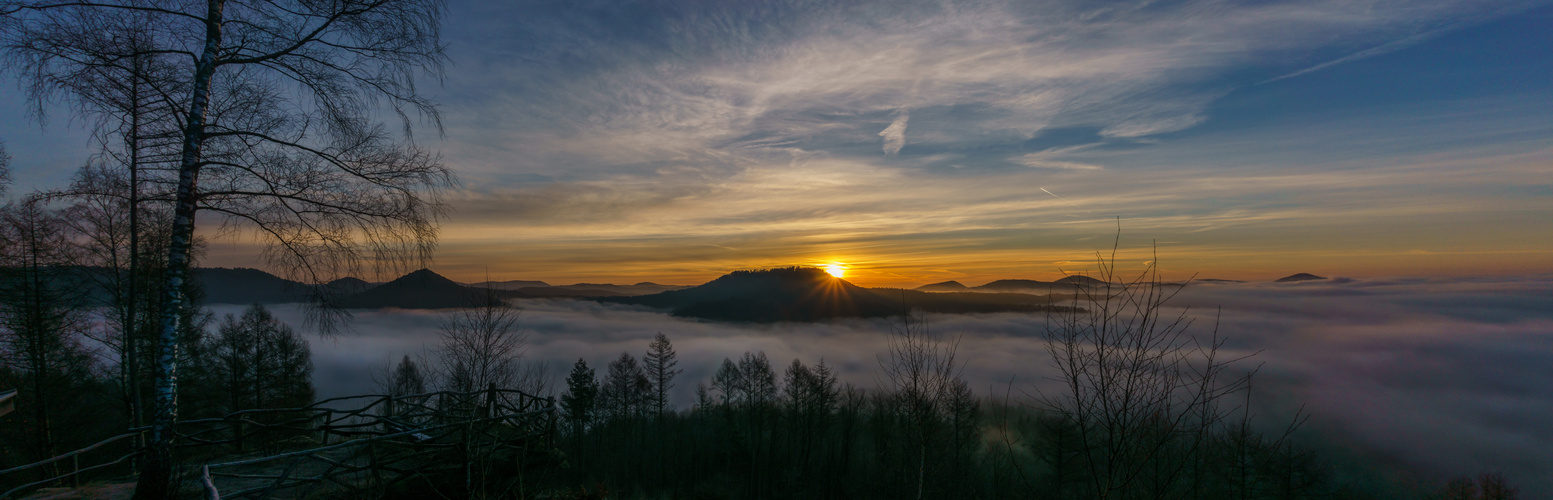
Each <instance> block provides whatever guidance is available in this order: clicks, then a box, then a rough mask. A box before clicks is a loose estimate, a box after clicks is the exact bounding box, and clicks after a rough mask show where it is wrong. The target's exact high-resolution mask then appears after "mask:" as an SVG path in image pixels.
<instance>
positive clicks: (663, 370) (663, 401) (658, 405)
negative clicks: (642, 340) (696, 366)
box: [642, 332, 683, 420]
mask: <svg viewBox="0 0 1553 500" xmlns="http://www.w3.org/2000/svg"><path fill="white" fill-rule="evenodd" d="M675 357H676V354H675V352H674V345H673V344H670V343H669V338H668V337H667V336H665V335H663V333H662V332H659V333H658V336H657V337H654V338H653V339H652V343H651V344H648V345H647V355H646V356H644V357H643V358H642V361H643V364H645V365H647V366H646V369H647V378H648V381H649V382H650V383H651V384H652V385H651V394H650V395H649V397H650V398H651V401H650V404H651V409H653V410H655V411H656V415H657V416H658V419H660V420H662V419H663V413H664V411H665V410H668V409H670V408H669V401H668V398H669V389H672V388H673V387H674V376H675V375H679V374H680V372H682V371H683V370H679V369H676V368H675V366H677V365H679V361H678V360H676V359H675Z"/></svg>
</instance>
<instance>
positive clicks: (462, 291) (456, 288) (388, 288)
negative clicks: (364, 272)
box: [339, 269, 481, 309]
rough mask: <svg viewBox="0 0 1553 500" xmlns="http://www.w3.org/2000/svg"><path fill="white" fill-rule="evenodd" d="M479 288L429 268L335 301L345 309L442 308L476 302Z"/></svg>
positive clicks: (477, 301) (478, 298) (465, 305)
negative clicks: (448, 277) (443, 275)
mask: <svg viewBox="0 0 1553 500" xmlns="http://www.w3.org/2000/svg"><path fill="white" fill-rule="evenodd" d="M480 298H481V296H480V290H478V289H475V288H470V287H467V286H464V285H460V284H458V282H455V281H453V280H450V279H447V278H444V277H442V275H440V274H437V273H434V272H432V271H431V270H430V269H421V270H419V271H415V272H412V273H410V274H406V275H404V276H401V277H399V279H396V280H393V281H390V282H388V283H384V284H381V285H378V286H375V287H372V288H371V289H368V290H365V291H362V292H360V293H357V294H353V295H349V296H346V297H344V298H342V299H340V301H339V305H340V307H344V308H347V309H381V308H385V307H398V308H401V309H444V308H453V307H469V306H472V305H475V304H478V303H479V300H480Z"/></svg>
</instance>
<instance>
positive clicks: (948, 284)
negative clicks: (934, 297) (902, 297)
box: [912, 281, 967, 292]
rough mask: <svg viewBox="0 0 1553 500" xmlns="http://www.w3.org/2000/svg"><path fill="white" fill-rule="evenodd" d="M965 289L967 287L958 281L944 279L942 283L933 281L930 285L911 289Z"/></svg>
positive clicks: (922, 290) (950, 290) (928, 290)
mask: <svg viewBox="0 0 1553 500" xmlns="http://www.w3.org/2000/svg"><path fill="white" fill-rule="evenodd" d="M966 289H967V287H966V286H965V285H963V284H961V283H960V282H958V281H945V282H943V283H933V284H931V285H922V286H919V287H916V288H913V289H912V290H916V291H919V292H963V291H965V290H966Z"/></svg>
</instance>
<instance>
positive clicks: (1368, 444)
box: [210, 276, 1553, 495]
mask: <svg viewBox="0 0 1553 500" xmlns="http://www.w3.org/2000/svg"><path fill="white" fill-rule="evenodd" d="M517 304H518V305H519V306H521V307H522V309H523V313H522V314H523V316H522V318H523V319H522V326H523V331H524V332H525V333H526V334H527V336H528V338H527V348H526V349H527V350H526V353H525V356H524V358H523V362H524V363H525V364H535V363H543V364H544V365H545V367H546V371H547V372H548V373H549V374H550V375H551V377H552V384H551V386H552V387H553V388H554V389H553V390H554V391H557V392H559V391H562V390H564V381H563V380H562V379H563V378H564V376H565V373H566V371H567V370H569V369H570V368H571V365H572V363H573V362H575V361H576V360H577V359H578V358H582V359H584V360H586V361H587V362H588V364H589V365H590V366H593V367H595V368H598V369H602V367H603V366H604V365H605V364H607V363H608V362H609V361H610V360H611V359H614V358H615V357H617V356H619V354H620V353H621V352H622V351H629V352H631V353H633V354H634V355H636V356H641V355H642V352H643V351H644V350H645V349H646V346H647V343H648V342H649V341H650V340H651V339H652V337H653V336H654V335H655V334H657V333H658V332H662V333H664V334H666V335H667V336H668V337H669V338H670V339H672V340H673V342H674V345H675V347H676V349H677V350H678V353H679V357H680V367H681V368H682V369H684V373H683V374H681V375H680V376H679V377H678V378H677V379H676V383H677V385H676V386H675V387H674V389H673V392H674V393H673V395H672V396H671V400H672V402H674V404H675V406H676V407H677V408H679V409H681V410H683V409H686V408H688V407H689V406H690V405H691V402H692V401H693V395H694V392H695V389H696V385H697V384H698V383H701V382H705V381H707V379H709V378H710V377H711V375H712V372H713V371H714V370H715V369H716V368H717V365H718V363H720V362H721V361H722V360H723V358H734V359H737V358H738V357H739V356H740V355H741V354H742V353H743V352H745V351H746V350H752V351H764V352H765V353H766V355H767V356H769V357H770V358H771V360H772V363H773V364H774V365H776V366H783V365H786V364H787V363H788V362H790V361H791V360H792V359H794V358H798V359H801V360H803V362H804V363H806V364H813V363H816V362H818V361H820V359H821V358H823V359H824V361H825V362H826V363H827V364H828V365H831V366H833V367H835V368H836V369H837V371H838V375H839V377H840V379H841V380H842V381H843V382H849V383H851V384H854V385H856V386H859V387H862V388H865V389H872V388H874V387H876V386H878V385H879V383H880V379H879V377H880V374H879V356H881V355H882V354H883V353H884V351H885V348H886V347H885V343H886V338H887V335H888V333H889V332H890V331H891V328H892V327H893V326H894V325H895V324H897V323H898V320H889V319H852V320H833V321H828V322H823V323H775V324H737V323H718V322H708V321H700V320H692V319H684V318H676V317H672V316H669V315H667V314H664V313H661V312H655V311H653V310H650V309H645V308H641V307H637V306H623V305H612V304H601V303H597V302H592V301H579V300H568V299H529V300H520V301H519V302H518V303H517ZM1171 304H1172V305H1173V306H1177V307H1185V308H1189V309H1188V314H1189V315H1190V316H1191V317H1192V318H1193V321H1194V324H1193V326H1192V328H1191V332H1192V333H1194V334H1196V335H1198V336H1199V337H1200V338H1202V339H1203V340H1205V341H1206V340H1207V339H1208V338H1209V337H1210V336H1211V335H1213V334H1214V324H1215V317H1217V318H1218V319H1217V324H1218V328H1217V333H1218V335H1219V336H1221V337H1223V338H1226V339H1227V340H1228V342H1227V344H1226V346H1225V348H1226V349H1227V350H1228V351H1230V352H1229V354H1234V355H1237V356H1240V355H1251V354H1255V356H1254V357H1251V358H1249V359H1247V360H1245V361H1241V362H1239V363H1237V366H1239V367H1240V369H1244V370H1250V369H1259V370H1260V371H1259V372H1258V374H1257V376H1256V378H1255V379H1254V380H1255V382H1254V384H1255V385H1254V387H1253V390H1254V392H1253V394H1254V402H1253V405H1254V411H1255V413H1256V414H1257V415H1258V418H1259V419H1261V424H1262V425H1264V426H1268V427H1276V426H1280V425H1283V424H1284V423H1286V422H1287V419H1288V418H1289V417H1290V416H1291V415H1292V414H1293V412H1294V411H1295V410H1296V409H1298V408H1299V407H1300V406H1301V405H1302V404H1303V405H1304V410H1305V411H1306V412H1307V413H1309V414H1310V415H1311V419H1310V421H1309V423H1308V424H1306V426H1305V427H1304V428H1303V429H1302V431H1301V436H1302V439H1306V440H1308V441H1310V443H1311V444H1312V445H1313V446H1316V447H1319V448H1322V449H1324V450H1325V451H1326V452H1327V453H1329V454H1330V455H1331V456H1333V457H1335V458H1336V460H1335V461H1334V467H1336V468H1337V469H1343V468H1344V467H1347V466H1350V465H1351V464H1354V463H1364V464H1367V465H1364V467H1380V465H1376V464H1385V465H1384V466H1386V467H1392V466H1402V468H1403V469H1407V470H1411V471H1413V473H1414V474H1416V475H1418V476H1419V477H1427V476H1429V475H1435V474H1449V475H1469V474H1477V473H1478V472H1482V471H1502V472H1504V473H1505V474H1506V475H1507V476H1508V477H1509V478H1511V479H1512V480H1514V481H1515V482H1517V483H1518V484H1520V485H1522V486H1523V487H1524V488H1525V491H1526V492H1528V493H1532V494H1533V495H1535V493H1533V492H1537V491H1553V455H1550V454H1549V453H1548V451H1547V445H1548V443H1553V420H1550V419H1548V418H1547V415H1553V277H1549V276H1541V277H1531V278H1517V279H1504V278H1495V279H1486V278H1485V279H1461V278H1457V279H1411V280H1350V279H1342V278H1338V279H1332V280H1326V281H1320V282H1303V283H1277V284H1273V283H1261V284H1257V283H1230V284H1217V283H1213V284H1209V283H1203V284H1193V285H1191V286H1189V287H1187V288H1186V289H1184V290H1183V291H1182V292H1181V294H1180V295H1178V296H1177V297H1176V298H1175V299H1174V300H1173V301H1171ZM270 307H271V308H272V310H274V311H275V313H276V315H277V316H278V317H280V318H281V319H282V320H284V321H285V322H287V323H290V324H292V325H293V326H296V327H299V328H300V327H301V325H302V324H303V322H302V318H303V315H302V311H301V310H300V308H299V307H298V306H296V305H292V304H282V305H273V306H270ZM210 309H211V310H212V311H213V312H215V313H217V315H218V317H219V316H220V315H221V314H225V313H229V312H231V313H237V312H239V311H240V309H241V307H239V306H231V305H215V306H211V307H210ZM354 314H355V320H354V322H353V324H352V327H353V330H354V331H353V332H349V333H345V334H342V335H338V336H333V337H318V336H316V335H309V339H310V342H311V343H312V349H313V362H314V365H315V370H314V385H315V386H316V387H317V390H318V396H319V398H320V399H322V398H327V397H333V396H341V395H350V394H361V393H369V392H374V389H375V382H374V377H378V378H381V377H382V373H383V372H384V371H385V370H386V369H387V367H388V366H389V365H390V363H391V362H394V361H397V360H398V359H400V357H402V356H405V355H409V356H411V357H412V358H424V359H425V360H426V361H428V362H431V363H433V364H434V363H435V357H434V355H433V353H432V350H433V349H434V348H435V346H436V345H437V343H438V324H439V321H440V319H441V317H442V316H441V315H442V314H443V313H441V312H437V311H431V310H398V309H386V310H376V311H367V310H362V311H354ZM926 319H927V321H928V324H929V327H930V328H931V329H932V330H933V331H934V332H936V333H938V334H940V335H943V336H946V337H947V338H955V337H958V338H959V349H958V360H959V361H960V362H961V363H962V364H963V371H962V375H963V377H964V378H965V379H966V380H967V381H968V382H969V383H970V384H971V386H972V387H973V388H974V390H975V391H976V393H977V395H978V396H982V397H985V396H987V395H992V396H994V397H998V398H1002V397H1005V395H1007V396H1008V397H1011V398H1013V399H1014V400H1015V401H1016V402H1018V401H1026V402H1028V401H1030V400H1031V395H1033V394H1034V393H1035V391H1038V390H1040V388H1041V387H1043V384H1047V383H1049V382H1048V381H1047V380H1046V379H1045V377H1047V376H1049V375H1050V374H1051V369H1050V367H1049V365H1050V362H1049V357H1048V354H1047V351H1046V347H1045V344H1044V343H1043V341H1042V331H1043V325H1044V317H1043V316H1042V315H1040V314H1026V313H996V314H976V315H948V314H933V315H928V316H926ZM1343 457H1347V458H1346V459H1345V458H1343ZM1337 473H1338V474H1341V473H1342V472H1341V470H1339V471H1338V472H1337ZM1408 480H1409V479H1407V478H1403V479H1402V481H1403V482H1407V481H1408Z"/></svg>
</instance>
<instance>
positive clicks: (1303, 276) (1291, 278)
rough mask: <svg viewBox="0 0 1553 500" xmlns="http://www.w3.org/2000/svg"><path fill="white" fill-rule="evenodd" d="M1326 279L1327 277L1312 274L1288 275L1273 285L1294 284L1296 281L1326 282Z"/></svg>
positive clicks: (1275, 281)
mask: <svg viewBox="0 0 1553 500" xmlns="http://www.w3.org/2000/svg"><path fill="white" fill-rule="evenodd" d="M1324 279H1326V277H1323V276H1316V275H1314V274H1310V273H1299V274H1291V275H1288V276H1284V277H1282V278H1278V279H1277V280H1274V281H1273V283H1292V282H1296V281H1314V280H1324Z"/></svg>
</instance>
